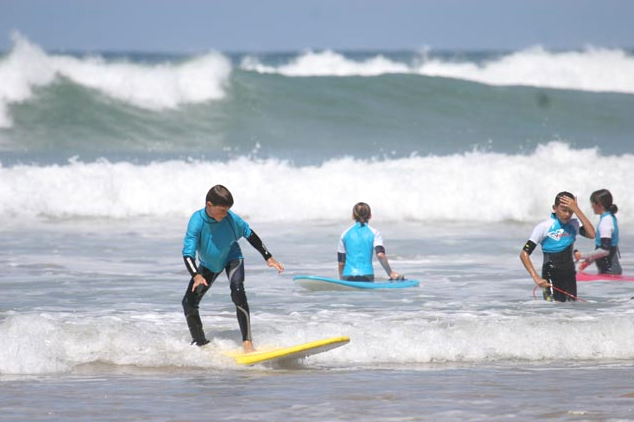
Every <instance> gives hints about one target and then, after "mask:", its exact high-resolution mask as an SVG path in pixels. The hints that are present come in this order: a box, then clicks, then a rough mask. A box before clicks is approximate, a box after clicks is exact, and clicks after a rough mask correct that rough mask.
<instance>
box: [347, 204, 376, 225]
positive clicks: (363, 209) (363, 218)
mask: <svg viewBox="0 0 634 422" xmlns="http://www.w3.org/2000/svg"><path fill="white" fill-rule="evenodd" d="M352 217H353V218H354V221H358V222H359V223H361V225H364V224H368V221H369V220H370V217H372V210H371V209H370V206H369V205H368V204H366V203H365V202H357V203H356V204H355V206H354V207H352Z"/></svg>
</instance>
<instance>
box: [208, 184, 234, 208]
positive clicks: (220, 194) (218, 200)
mask: <svg viewBox="0 0 634 422" xmlns="http://www.w3.org/2000/svg"><path fill="white" fill-rule="evenodd" d="M205 201H206V202H211V203H212V204H214V205H215V206H217V207H218V206H220V207H229V208H231V207H232V206H233V196H232V195H231V192H229V189H227V188H225V187H224V186H222V185H216V186H214V187H212V188H211V189H209V192H207V197H206V198H205Z"/></svg>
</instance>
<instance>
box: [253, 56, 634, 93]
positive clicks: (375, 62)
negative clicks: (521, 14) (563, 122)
mask: <svg viewBox="0 0 634 422" xmlns="http://www.w3.org/2000/svg"><path fill="white" fill-rule="evenodd" d="M241 67H242V68H243V69H245V70H250V71H255V72H261V73H279V74H282V75H285V76H302V77H306V76H375V75H381V74H391V73H402V74H420V75H426V76H438V77H447V78H456V79H464V80H469V81H475V82H480V83H485V84H488V85H524V86H535V87H546V88H560V89H573V90H582V91H606V92H621V93H627V94H632V93H634V56H632V55H631V54H630V53H627V52H625V51H623V50H619V49H607V48H597V47H587V48H586V49H584V50H582V51H564V52H551V51H547V50H545V49H543V48H542V47H539V46H536V47H531V48H528V49H525V50H522V51H518V52H514V53H509V54H506V55H503V56H501V57H499V58H495V59H491V60H488V61H486V62H483V63H477V62H474V61H469V60H466V59H456V60H450V59H441V58H430V57H429V55H428V53H427V52H425V53H421V54H420V56H419V57H418V59H417V60H415V62H414V63H403V62H398V61H396V60H392V59H389V58H386V57H384V56H381V55H378V56H375V57H373V58H369V59H365V60H362V61H358V60H354V59H351V58H348V57H346V56H345V55H343V54H341V53H336V52H333V51H330V50H326V51H323V52H314V51H307V52H304V53H302V54H300V55H299V56H297V57H295V58H293V59H292V60H290V61H289V63H286V64H282V65H279V66H270V65H265V64H263V63H261V62H260V61H259V60H258V59H257V58H255V57H248V58H246V59H245V60H244V61H243V62H242V64H241Z"/></svg>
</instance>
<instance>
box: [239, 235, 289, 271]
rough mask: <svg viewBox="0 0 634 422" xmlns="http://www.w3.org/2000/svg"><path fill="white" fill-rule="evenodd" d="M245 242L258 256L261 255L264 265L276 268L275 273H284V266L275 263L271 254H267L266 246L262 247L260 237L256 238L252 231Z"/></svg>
mask: <svg viewBox="0 0 634 422" xmlns="http://www.w3.org/2000/svg"><path fill="white" fill-rule="evenodd" d="M247 241H248V242H249V243H250V244H251V246H253V247H254V248H255V249H256V250H257V251H258V252H260V254H262V257H263V258H264V260H265V261H266V265H268V266H269V267H273V268H276V269H277V271H278V272H280V273H282V272H283V271H284V266H283V265H282V264H280V263H279V262H277V261H276V260H275V258H273V255H271V252H269V250H268V249H266V246H264V243H262V239H260V236H258V235H257V234H256V233H255V232H254V231H253V230H251V235H250V236H249V237H247Z"/></svg>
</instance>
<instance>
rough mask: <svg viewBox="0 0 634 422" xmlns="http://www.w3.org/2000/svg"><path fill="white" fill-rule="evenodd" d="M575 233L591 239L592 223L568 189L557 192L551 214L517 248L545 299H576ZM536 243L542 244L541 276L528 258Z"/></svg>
mask: <svg viewBox="0 0 634 422" xmlns="http://www.w3.org/2000/svg"><path fill="white" fill-rule="evenodd" d="M573 214H576V215H577V217H579V219H580V220H581V223H583V226H581V225H580V224H579V220H577V219H576V218H572V215H573ZM577 234H580V235H582V236H584V237H587V238H590V239H592V238H593V237H594V227H593V226H592V223H590V220H588V218H587V217H586V216H585V214H584V213H583V211H581V209H579V205H578V204H577V199H576V198H575V197H574V195H573V194H571V193H570V192H559V193H558V194H557V196H556V197H555V204H554V205H553V213H552V214H551V215H550V218H549V219H548V220H546V221H543V222H541V223H539V224H538V225H537V226H535V228H534V229H533V232H532V233H531V236H530V237H529V239H528V240H527V241H526V244H525V245H524V248H523V249H522V252H520V260H521V261H522V264H524V268H526V271H528V273H529V274H530V276H531V277H532V278H533V281H534V282H535V284H537V285H538V286H539V287H541V288H542V289H543V294H544V299H545V300H549V301H552V300H553V299H554V300H556V301H558V302H565V301H567V300H575V298H576V296H577V279H576V277H575V275H576V271H575V262H574V257H573V253H572V250H573V245H574V243H575V239H576V237H577ZM537 244H541V246H542V251H543V252H544V263H543V265H542V274H541V277H540V276H539V275H538V274H537V272H536V271H535V268H534V267H533V263H532V261H531V258H530V255H531V253H533V250H535V247H536V246H537Z"/></svg>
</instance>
